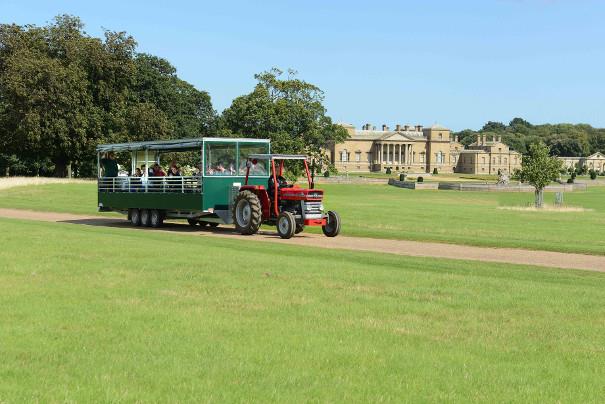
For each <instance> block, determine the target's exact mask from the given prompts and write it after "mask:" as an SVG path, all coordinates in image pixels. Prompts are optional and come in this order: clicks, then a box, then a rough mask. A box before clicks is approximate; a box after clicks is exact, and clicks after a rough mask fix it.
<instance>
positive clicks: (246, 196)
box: [232, 191, 263, 235]
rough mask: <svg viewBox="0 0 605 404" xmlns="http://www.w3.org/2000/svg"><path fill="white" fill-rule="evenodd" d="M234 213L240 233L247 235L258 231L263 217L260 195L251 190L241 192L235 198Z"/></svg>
mask: <svg viewBox="0 0 605 404" xmlns="http://www.w3.org/2000/svg"><path fill="white" fill-rule="evenodd" d="M232 214H233V222H234V223H235V230H236V231H237V232H238V233H240V234H246V235H250V234H254V233H256V232H257V231H258V229H259V227H260V225H261V220H262V217H263V215H262V210H261V204H260V200H259V199H258V196H256V194H254V193H253V192H250V191H242V192H240V193H239V194H238V195H237V197H236V198H235V203H234V204H233V211H232Z"/></svg>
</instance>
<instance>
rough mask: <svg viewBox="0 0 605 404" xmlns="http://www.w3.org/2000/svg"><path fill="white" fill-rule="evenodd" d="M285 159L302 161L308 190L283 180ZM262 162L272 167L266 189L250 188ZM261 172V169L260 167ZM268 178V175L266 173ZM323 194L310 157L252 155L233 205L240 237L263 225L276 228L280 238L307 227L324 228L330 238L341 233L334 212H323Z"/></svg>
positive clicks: (257, 186) (256, 186)
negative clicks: (250, 179)
mask: <svg viewBox="0 0 605 404" xmlns="http://www.w3.org/2000/svg"><path fill="white" fill-rule="evenodd" d="M286 160H298V161H302V162H303V164H304V168H305V173H306V175H307V182H308V185H309V187H308V188H300V187H298V186H297V185H294V184H288V182H287V181H286V179H285V178H284V177H283V175H282V174H283V172H284V162H285V161H286ZM261 161H263V162H267V163H269V164H270V165H271V175H270V176H269V180H268V182H267V187H266V188H265V186H263V185H248V177H249V176H250V175H254V173H255V171H256V172H259V171H260V170H258V169H257V167H263V163H261ZM261 170H262V168H261ZM264 175H265V176H266V174H264ZM322 199H323V191H322V190H319V189H314V184H313V182H312V181H311V175H310V173H309V166H308V164H307V157H306V156H302V155H286V154H252V155H250V156H249V157H248V160H247V162H246V182H245V184H244V185H243V186H242V187H241V188H240V189H239V193H238V194H237V196H236V197H235V201H234V203H233V212H232V213H233V222H234V223H235V229H236V230H237V231H238V232H239V233H241V234H254V233H256V232H257V231H258V229H259V227H260V225H261V224H263V223H264V224H268V225H276V226H277V233H278V234H279V236H280V237H281V238H286V239H287V238H290V237H292V236H293V235H294V234H297V233H300V232H301V231H303V230H304V228H305V226H321V228H322V230H323V233H324V234H325V235H326V236H328V237H336V236H337V235H338V233H340V216H338V213H336V212H333V211H328V212H327V213H324V212H323V204H322Z"/></svg>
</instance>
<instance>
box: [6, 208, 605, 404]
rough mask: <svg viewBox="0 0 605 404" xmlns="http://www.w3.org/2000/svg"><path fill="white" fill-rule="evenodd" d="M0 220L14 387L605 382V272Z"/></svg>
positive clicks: (24, 397)
mask: <svg viewBox="0 0 605 404" xmlns="http://www.w3.org/2000/svg"><path fill="white" fill-rule="evenodd" d="M0 226H1V227H2V230H3V231H2V232H0V244H1V245H2V248H1V249H0V307H2V310H0V324H1V325H2V326H1V327H0V358H2V360H0V402H32V401H37V402H64V401H83V402H90V401H106V402H134V401H139V402H147V401H153V402H161V401H170V402H183V401H192V402H199V401H218V402H225V401H227V402H234V401H237V402H303V401H321V402H361V401H363V402H367V401H372V402H377V401H385V402H402V401H434V402H443V401H458V402H469V401H475V402H477V401H490V402H494V401H507V402H514V401H517V402H528V401H531V402H544V401H547V402H555V401H567V402H590V401H593V402H596V401H600V400H601V399H602V397H603V394H604V393H605V379H604V378H603V377H602V376H603V374H605V347H604V346H603V335H605V309H604V306H603V301H605V274H600V273H592V272H583V271H562V270H554V269H553V270H549V269H538V268H530V267H521V266H509V265H503V264H486V263H476V262H463V261H447V260H432V259H423V258H409V257H401V256H395V255H378V254H371V253H352V252H347V251H329V250H324V249H318V250H313V251H312V250H311V249H309V248H302V247H295V246H288V245H274V244H272V243H255V242H251V241H248V240H245V239H243V238H236V239H215V238H203V237H199V238H198V237H192V236H184V235H182V236H181V235H173V234H162V233H159V232H154V231H148V232H143V231H133V230H130V229H116V228H102V227H89V226H76V225H69V224H55V223H38V222H26V221H16V220H8V219H0Z"/></svg>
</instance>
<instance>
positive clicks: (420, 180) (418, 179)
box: [416, 177, 424, 182]
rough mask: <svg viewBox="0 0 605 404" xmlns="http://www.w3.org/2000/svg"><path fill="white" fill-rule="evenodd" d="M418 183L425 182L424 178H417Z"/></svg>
mask: <svg viewBox="0 0 605 404" xmlns="http://www.w3.org/2000/svg"><path fill="white" fill-rule="evenodd" d="M416 181H418V182H424V178H423V177H418V178H416Z"/></svg>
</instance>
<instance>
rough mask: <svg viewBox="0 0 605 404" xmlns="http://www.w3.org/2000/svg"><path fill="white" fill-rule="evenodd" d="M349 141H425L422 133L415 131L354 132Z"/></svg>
mask: <svg viewBox="0 0 605 404" xmlns="http://www.w3.org/2000/svg"><path fill="white" fill-rule="evenodd" d="M349 139H350V140H395V141H397V140H398V141H415V140H424V139H426V138H425V137H424V135H423V133H422V132H417V131H411V130H409V131H383V130H355V131H354V132H353V133H351V136H350V138H349Z"/></svg>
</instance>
